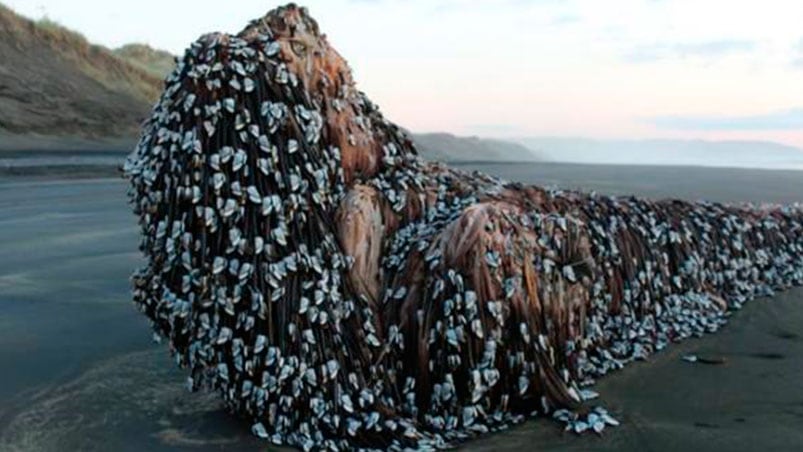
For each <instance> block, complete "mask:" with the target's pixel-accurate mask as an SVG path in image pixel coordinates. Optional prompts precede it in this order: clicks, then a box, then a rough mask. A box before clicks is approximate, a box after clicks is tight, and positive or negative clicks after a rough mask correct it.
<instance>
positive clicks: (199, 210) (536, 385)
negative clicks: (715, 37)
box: [125, 5, 803, 449]
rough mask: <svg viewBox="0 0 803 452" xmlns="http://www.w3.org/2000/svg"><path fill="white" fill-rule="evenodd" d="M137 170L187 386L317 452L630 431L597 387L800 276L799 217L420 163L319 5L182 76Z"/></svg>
mask: <svg viewBox="0 0 803 452" xmlns="http://www.w3.org/2000/svg"><path fill="white" fill-rule="evenodd" d="M125 172H126V175H127V177H128V179H129V180H130V182H131V191H130V195H131V203H132V205H133V208H134V211H135V213H136V214H137V215H138V216H139V223H140V226H141V231H142V243H141V250H142V252H143V253H144V255H145V257H146V259H147V261H146V264H145V266H144V267H143V268H142V269H140V270H139V271H138V272H137V273H136V274H135V275H134V277H133V286H134V288H133V295H134V301H135V303H136V305H137V306H138V307H139V308H140V309H141V310H142V311H143V313H144V314H145V315H147V316H148V318H150V319H151V321H152V323H153V327H154V330H155V332H156V334H157V336H158V337H161V338H166V339H167V341H168V343H169V344H170V347H171V351H172V352H173V354H174V356H175V358H176V361H177V363H178V364H179V365H180V366H182V367H185V368H187V369H188V370H189V386H190V387H191V388H192V389H198V388H203V387H209V388H214V389H215V390H217V391H219V392H220V393H221V395H222V397H223V399H224V400H225V401H226V403H227V405H228V406H229V407H230V408H231V410H232V411H234V412H237V413H239V414H242V415H244V416H246V417H248V418H249V419H251V421H252V424H253V431H254V433H255V434H256V435H258V436H261V437H265V438H269V439H270V440H271V441H273V442H275V443H277V444H286V445H293V446H297V447H300V448H304V449H312V448H323V447H326V448H332V449H346V448H353V447H366V448H381V449H385V448H403V447H417V448H426V447H444V446H447V445H450V444H454V443H455V442H457V441H460V440H463V439H466V438H468V437H470V436H473V435H476V434H481V433H485V432H488V431H493V430H496V429H499V428H503V427H504V426H506V425H509V424H511V423H516V422H520V421H522V420H523V419H525V418H527V417H528V416H531V415H535V414H540V415H550V416H553V417H555V418H556V419H558V420H559V421H561V422H563V423H565V424H566V427H567V428H568V429H572V430H574V431H576V432H578V433H580V432H583V431H586V430H589V431H592V430H593V431H596V432H598V433H599V432H601V431H602V430H603V429H604V428H605V427H606V426H607V425H616V424H617V421H616V420H615V419H614V418H613V417H611V415H610V414H608V413H607V411H605V409H604V408H601V407H595V406H593V402H589V400H590V399H593V398H594V397H595V396H596V393H594V392H593V391H592V390H590V389H589V387H590V386H591V385H592V384H593V383H594V381H595V379H597V378H598V377H600V376H602V375H605V374H606V373H608V372H610V371H612V370H615V369H618V368H621V367H622V366H624V365H626V364H627V363H629V362H631V361H633V360H638V359H644V358H646V357H647V356H649V355H650V354H651V353H654V352H656V351H658V350H661V349H662V348H664V347H665V346H667V345H668V344H670V343H672V342H676V341H679V340H682V339H684V338H687V337H690V336H697V335H702V334H704V333H708V332H714V331H716V330H717V329H719V328H720V327H721V326H722V325H723V324H724V323H725V321H726V318H727V315H728V313H729V312H730V311H732V310H733V309H738V308H739V307H740V306H741V305H742V303H744V302H745V301H747V300H749V299H751V298H753V297H755V296H757V295H770V294H772V293H773V291H775V290H778V289H785V288H788V287H790V286H792V285H799V284H801V283H803V209H802V208H801V206H799V205H798V206H749V205H746V206H728V205H721V204H714V203H702V202H701V203H688V202H683V201H676V200H664V201H651V200H646V199H638V198H632V197H631V198H621V197H609V196H601V195H597V194H586V193H580V192H574V191H561V190H547V189H543V188H540V187H534V186H524V185H521V184H515V183H507V182H504V181H501V180H498V179H496V178H492V177H489V176H486V175H483V174H480V173H473V174H467V173H464V172H460V171H456V170H453V169H449V168H448V167H446V166H443V165H440V164H434V163H428V162H424V161H422V160H421V159H420V158H419V157H418V156H417V154H416V150H415V147H414V145H413V144H412V143H411V141H410V140H409V139H408V138H407V136H406V135H405V134H404V133H403V132H402V130H401V129H400V128H399V127H397V126H396V125H394V124H393V123H391V122H389V121H387V120H386V119H385V118H384V117H383V116H382V115H381V113H380V112H379V110H378V108H377V107H376V106H375V105H374V104H373V103H371V102H370V101H369V100H368V98H367V97H366V96H365V95H364V94H363V93H361V92H359V91H358V90H357V89H356V87H355V84H354V82H353V80H352V77H351V72H350V70H349V68H348V66H347V64H346V62H345V61H344V60H343V59H342V57H341V56H340V55H339V54H338V53H337V52H336V51H335V50H334V49H332V48H331V47H330V45H329V44H328V42H327V40H326V38H325V37H324V36H323V35H322V34H321V33H320V32H319V29H318V25H317V24H316V23H315V21H313V20H312V19H311V18H310V17H309V16H308V14H307V13H306V11H305V10H304V9H301V8H297V7H295V6H293V5H289V6H287V7H283V8H278V9H276V10H274V11H271V12H270V13H268V14H267V15H266V16H265V17H263V18H260V19H258V20H256V21H254V22H252V23H251V24H250V25H248V26H247V27H246V28H245V29H244V30H243V31H242V32H240V33H239V34H237V35H228V34H221V33H215V34H209V35H206V36H203V37H201V38H200V39H199V40H198V41H197V42H195V43H193V44H192V45H191V46H190V48H189V49H188V50H187V52H186V54H185V55H184V56H183V58H181V59H180V61H179V62H178V65H177V67H176V69H175V71H174V72H173V73H172V74H171V75H170V77H169V78H168V79H167V81H166V86H165V90H164V93H163V95H162V97H161V99H160V101H159V102H158V104H157V105H156V106H155V107H154V110H153V113H152V115H151V117H150V118H149V119H148V120H147V121H146V123H145V124H144V128H143V133H142V137H141V140H140V142H139V145H138V146H137V148H136V150H135V151H134V152H133V153H132V154H131V156H130V157H129V159H128V161H127V163H126V167H125Z"/></svg>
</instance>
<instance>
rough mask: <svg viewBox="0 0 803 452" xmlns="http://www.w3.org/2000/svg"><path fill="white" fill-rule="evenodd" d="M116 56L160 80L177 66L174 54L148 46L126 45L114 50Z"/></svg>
mask: <svg viewBox="0 0 803 452" xmlns="http://www.w3.org/2000/svg"><path fill="white" fill-rule="evenodd" d="M114 54H115V55H117V56H118V57H119V58H121V59H123V60H125V61H127V62H128V63H130V64H132V65H133V66H136V67H138V68H140V69H144V70H145V71H147V72H148V73H150V74H151V75H153V76H154V77H156V78H159V79H164V78H165V77H166V76H167V74H169V73H170V71H172V70H173V68H174V67H175V66H176V57H175V56H174V55H173V54H171V53H170V52H167V51H164V50H159V49H154V48H153V47H151V46H149V45H147V44H126V45H124V46H122V47H119V48H116V49H114Z"/></svg>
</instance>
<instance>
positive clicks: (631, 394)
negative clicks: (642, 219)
mask: <svg viewBox="0 0 803 452" xmlns="http://www.w3.org/2000/svg"><path fill="white" fill-rule="evenodd" d="M98 158H102V159H104V160H103V161H102V163H101V164H102V165H104V166H103V167H102V170H99V171H96V172H94V174H96V175H99V176H102V177H94V178H87V177H86V176H88V175H92V174H93V171H94V170H93V168H92V165H95V164H98V161H94V160H92V161H90V160H74V161H68V162H67V163H66V165H70V164H73V165H75V168H80V171H78V172H76V170H75V168H72V169H68V170H64V166H61V167H60V166H59V165H65V163H64V161H63V160H61V157H60V156H53V160H50V161H48V166H47V169H43V167H37V166H36V165H33V166H30V165H23V166H24V167H25V168H28V169H25V168H23V169H21V170H20V169H19V168H20V166H14V168H16V169H14V170H7V171H5V172H3V173H2V174H0V236H2V237H3V239H2V241H1V242H0V248H2V252H0V257H2V259H0V362H2V363H3V364H4V366H3V371H2V372H0V450H3V451H5V450H10V451H16V450H19V451H40V450H41V451H51V450H104V451H105V450H120V451H127V450H132V451H133V450H137V451H140V450H156V451H158V450H198V451H207V450H263V449H269V448H272V446H270V445H268V443H265V442H263V441H260V440H257V439H256V438H254V437H252V436H251V434H250V431H249V427H250V426H249V423H248V422H247V421H246V420H242V419H238V418H236V417H235V416H232V415H230V414H228V413H227V412H226V410H225V409H224V408H223V406H222V404H221V403H220V402H219V398H218V397H217V395H216V394H199V393H195V394H191V393H189V392H187V391H186V389H185V384H184V382H185V377H186V375H185V374H184V372H183V371H182V370H180V369H178V368H177V367H176V366H175V364H174V363H173V361H172V359H171V358H170V355H169V352H168V349H167V346H166V345H165V344H156V343H154V342H153V341H152V340H151V336H152V335H151V332H150V327H149V325H148V321H147V319H146V318H145V317H144V316H142V315H141V314H140V313H139V312H137V311H136V309H135V307H134V306H133V304H132V303H131V302H130V296H129V282H128V277H129V275H130V274H131V272H132V271H133V270H134V269H135V268H136V267H137V266H138V265H141V263H142V261H141V257H140V254H139V251H138V250H137V244H138V231H137V225H136V219H135V217H134V215H133V214H131V212H130V208H129V206H128V205H127V198H126V189H127V185H126V183H125V181H123V180H121V179H118V178H112V177H110V176H113V175H114V173H115V171H114V166H113V165H111V164H110V162H109V161H107V160H106V159H112V160H114V159H115V158H116V157H115V156H113V155H103V156H99V157H98ZM12 166H13V165H8V167H9V168H10V167H12ZM456 166H457V167H459V168H463V169H467V170H478V169H482V170H484V171H487V172H489V173H491V174H495V175H498V176H502V177H505V178H507V179H509V180H515V181H520V182H526V183H537V184H539V185H550V186H557V187H563V188H581V189H585V190H597V191H598V192H600V193H606V194H607V193H610V194H617V195H625V194H636V195H640V196H648V197H673V198H682V199H690V200H697V199H708V200H712V201H717V202H739V201H752V202H783V203H790V202H796V201H803V173H801V172H796V171H766V170H745V169H722V168H688V167H687V168H684V167H636V166H632V167H628V166H594V165H567V164H556V163H550V164H539V163H528V164H489V163H481V162H480V163H467V164H461V165H456ZM31 168H32V169H31ZM53 168H55V169H53ZM59 168H61V169H59ZM800 334H803V290H801V289H794V290H791V291H788V292H785V293H781V294H778V296H776V297H773V298H760V299H756V300H753V301H751V302H750V303H748V304H747V305H746V306H745V308H744V309H743V310H741V311H739V312H735V313H734V314H733V316H732V318H731V321H730V323H729V325H728V326H727V327H726V328H724V329H723V330H722V331H721V332H719V333H717V334H715V335H708V336H705V337H703V338H700V339H691V340H688V341H686V342H683V343H682V344H675V345H672V346H670V347H669V348H668V349H667V350H666V351H664V352H661V353H658V354H656V355H654V356H652V357H650V359H649V361H647V362H641V363H637V364H634V365H631V366H628V367H627V368H625V369H624V370H622V371H618V372H616V373H613V374H611V375H609V376H607V377H605V378H603V379H601V380H600V382H599V383H598V384H597V385H596V386H595V388H594V389H595V390H596V391H598V392H599V393H600V399H599V401H598V402H599V404H601V405H604V406H606V407H607V408H608V409H609V411H611V412H612V413H613V414H614V416H615V417H617V418H618V419H619V420H620V421H621V422H622V426H621V427H619V428H616V429H610V430H606V431H605V432H604V434H603V436H602V437H599V436H597V435H594V434H586V435H583V436H579V437H578V436H577V435H574V434H570V433H564V432H563V431H562V430H561V429H560V428H559V426H558V424H557V423H554V422H552V421H550V420H546V419H535V420H531V421H528V422H526V423H524V424H522V425H520V426H517V427H514V428H511V429H510V430H509V431H506V432H502V433H499V434H493V435H488V436H486V437H483V438H480V439H478V440H475V441H471V442H469V443H466V444H465V445H463V446H462V448H464V449H466V450H476V451H480V450H483V451H485V450H487V451H491V450H511V451H513V450H522V449H539V450H633V451H636V450H638V451H642V450H645V451H662V450H681V449H684V448H694V449H695V450H731V451H735V450H757V449H760V450H790V449H796V448H800V447H803V430H801V429H800V428H799V425H800V422H801V420H803V387H801V385H800V384H799V382H800V381H803V365H801V364H800V363H801V362H803V340H801V337H800ZM687 353H694V354H698V355H700V356H710V357H715V358H722V359H724V364H721V365H706V364H699V363H695V364H692V363H688V362H685V361H683V360H682V359H681V356H682V355H684V354H687Z"/></svg>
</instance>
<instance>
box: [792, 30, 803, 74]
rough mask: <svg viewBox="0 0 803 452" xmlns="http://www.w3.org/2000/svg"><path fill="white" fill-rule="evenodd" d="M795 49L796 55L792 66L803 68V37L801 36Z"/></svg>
mask: <svg viewBox="0 0 803 452" xmlns="http://www.w3.org/2000/svg"><path fill="white" fill-rule="evenodd" d="M794 50H795V55H794V56H793V57H792V67H793V68H797V69H803V38H800V41H798V42H797V45H796V46H795V48H794Z"/></svg>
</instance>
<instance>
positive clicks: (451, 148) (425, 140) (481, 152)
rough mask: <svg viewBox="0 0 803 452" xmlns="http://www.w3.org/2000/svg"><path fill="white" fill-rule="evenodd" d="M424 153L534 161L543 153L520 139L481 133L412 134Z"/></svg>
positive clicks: (453, 158)
mask: <svg viewBox="0 0 803 452" xmlns="http://www.w3.org/2000/svg"><path fill="white" fill-rule="evenodd" d="M412 138H413V141H414V142H415V144H416V145H417V146H418V150H419V151H420V152H421V155H422V156H423V157H424V158H426V159H429V160H438V161H448V162H468V161H492V162H532V161H537V160H541V158H540V156H539V155H538V154H537V153H536V152H533V151H531V150H530V149H528V148H526V147H525V146H522V145H520V144H517V143H513V142H509V141H503V140H496V139H490V138H478V137H457V136H454V135H451V134H448V133H418V134H415V133H414V134H412Z"/></svg>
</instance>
